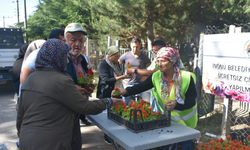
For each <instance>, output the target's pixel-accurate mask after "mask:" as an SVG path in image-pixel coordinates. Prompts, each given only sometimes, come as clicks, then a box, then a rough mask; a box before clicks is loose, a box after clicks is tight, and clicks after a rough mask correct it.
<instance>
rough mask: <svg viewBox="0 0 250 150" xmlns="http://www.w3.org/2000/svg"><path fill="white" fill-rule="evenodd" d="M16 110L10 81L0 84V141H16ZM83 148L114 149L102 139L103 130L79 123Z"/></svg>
mask: <svg viewBox="0 0 250 150" xmlns="http://www.w3.org/2000/svg"><path fill="white" fill-rule="evenodd" d="M16 132H17V131H16V110H15V102H14V89H13V87H12V84H11V82H8V83H7V84H2V85H1V84H0V143H1V142H3V141H10V142H17V141H18V137H17V134H16ZM81 132H82V143H83V145H82V149H83V150H115V147H114V146H112V145H111V146H110V145H107V144H106V143H105V142H104V141H103V135H104V134H103V132H102V131H101V130H100V129H99V128H98V127H96V126H95V125H92V126H85V125H81Z"/></svg>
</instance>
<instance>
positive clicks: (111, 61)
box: [96, 46, 131, 98]
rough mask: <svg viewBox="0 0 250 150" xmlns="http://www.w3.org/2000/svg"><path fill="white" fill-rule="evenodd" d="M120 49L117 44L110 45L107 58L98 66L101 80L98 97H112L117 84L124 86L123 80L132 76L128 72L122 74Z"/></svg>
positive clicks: (120, 86) (119, 86)
mask: <svg viewBox="0 0 250 150" xmlns="http://www.w3.org/2000/svg"><path fill="white" fill-rule="evenodd" d="M119 53H120V50H119V48H118V47H117V46H110V47H109V48H108V51H107V55H106V57H105V59H104V60H103V61H102V62H101V63H100V65H99V67H98V76H99V82H98V87H97V94H96V97H98V98H105V97H111V92H112V91H113V89H114V88H115V86H117V87H118V88H122V80H121V79H125V78H131V76H129V75H128V74H125V75H122V69H121V66H120V65H119V63H118V59H119V57H120V54H119Z"/></svg>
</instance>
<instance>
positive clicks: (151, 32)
mask: <svg viewBox="0 0 250 150" xmlns="http://www.w3.org/2000/svg"><path fill="white" fill-rule="evenodd" d="M147 29H148V37H147V40H148V50H152V45H151V43H152V42H153V40H154V6H152V5H148V19H147Z"/></svg>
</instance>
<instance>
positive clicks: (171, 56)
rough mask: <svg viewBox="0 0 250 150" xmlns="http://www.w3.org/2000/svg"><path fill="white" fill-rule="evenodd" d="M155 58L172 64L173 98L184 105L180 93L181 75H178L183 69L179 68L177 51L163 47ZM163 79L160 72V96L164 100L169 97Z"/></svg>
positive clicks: (162, 74) (180, 63) (179, 62)
mask: <svg viewBox="0 0 250 150" xmlns="http://www.w3.org/2000/svg"><path fill="white" fill-rule="evenodd" d="M157 58H164V59H167V60H169V61H170V62H172V63H173V64H174V75H173V80H174V87H175V98H176V101H177V102H178V103H179V104H184V97H183V94H182V92H181V74H180V68H181V69H183V67H181V65H183V64H182V62H181V60H180V55H179V53H178V51H177V50H176V49H174V48H172V47H163V48H161V49H160V50H159V51H158V53H157ZM184 68H185V67H184ZM185 70H186V68H185ZM165 79H166V76H165V75H164V73H163V72H162V73H161V94H162V98H163V99H166V98H167V97H168V96H169V89H168V85H167V83H166V80H165Z"/></svg>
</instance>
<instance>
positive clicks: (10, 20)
mask: <svg viewBox="0 0 250 150" xmlns="http://www.w3.org/2000/svg"><path fill="white" fill-rule="evenodd" d="M16 1H18V4H19V21H20V22H23V21H24V0H0V28H2V27H4V26H5V27H8V26H9V25H14V24H15V23H17V12H16V8H17V2H16ZM38 3H39V1H38V0H26V12H27V19H28V17H29V15H32V14H33V12H34V11H35V10H36V6H37V5H38Z"/></svg>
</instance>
